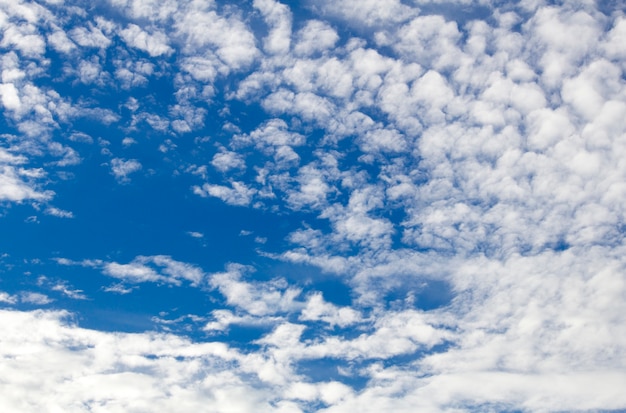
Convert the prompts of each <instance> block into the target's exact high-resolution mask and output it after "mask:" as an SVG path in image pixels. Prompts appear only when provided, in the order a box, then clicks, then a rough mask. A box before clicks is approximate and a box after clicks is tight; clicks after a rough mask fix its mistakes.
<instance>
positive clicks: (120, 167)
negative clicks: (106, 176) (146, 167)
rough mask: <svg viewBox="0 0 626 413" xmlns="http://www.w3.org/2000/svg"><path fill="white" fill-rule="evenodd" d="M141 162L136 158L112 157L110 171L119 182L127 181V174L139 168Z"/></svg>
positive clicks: (128, 179)
mask: <svg viewBox="0 0 626 413" xmlns="http://www.w3.org/2000/svg"><path fill="white" fill-rule="evenodd" d="M141 168H142V166H141V163H139V161H138V160H137V159H128V160H126V159H123V158H113V159H112V160H111V173H112V174H113V176H115V178H116V179H117V180H118V181H120V182H129V181H130V178H128V175H130V174H132V173H134V172H137V171H139V170H141Z"/></svg>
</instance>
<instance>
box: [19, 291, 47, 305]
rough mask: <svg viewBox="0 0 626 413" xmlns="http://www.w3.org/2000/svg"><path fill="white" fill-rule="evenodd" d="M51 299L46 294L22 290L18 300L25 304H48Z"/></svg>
mask: <svg viewBox="0 0 626 413" xmlns="http://www.w3.org/2000/svg"><path fill="white" fill-rule="evenodd" d="M53 301H54V300H53V299H52V298H50V297H48V296H47V295H45V294H41V293H36V292H33V291H24V292H22V293H20V302H22V303H26V304H33V305H46V304H50V303H51V302H53Z"/></svg>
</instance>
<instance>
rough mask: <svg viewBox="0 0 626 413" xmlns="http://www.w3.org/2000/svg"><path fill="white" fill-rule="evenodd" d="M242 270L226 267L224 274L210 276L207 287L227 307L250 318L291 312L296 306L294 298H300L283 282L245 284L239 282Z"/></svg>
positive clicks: (235, 266) (244, 269)
mask: <svg viewBox="0 0 626 413" xmlns="http://www.w3.org/2000/svg"><path fill="white" fill-rule="evenodd" d="M245 272H246V268H245V267H243V266H241V265H237V264H230V265H229V266H228V268H227V271H226V272H223V273H217V274H212V275H211V276H210V281H209V283H210V285H211V286H212V287H213V288H216V289H218V290H219V291H220V293H221V294H222V295H223V296H224V297H225V298H226V301H227V303H228V304H229V305H231V306H235V307H237V308H240V309H242V310H244V311H245V312H247V313H249V314H251V315H253V316H264V315H272V314H276V313H280V312H286V311H290V310H293V309H294V308H297V307H299V306H300V304H299V303H297V302H295V299H296V297H297V296H298V295H300V292H301V291H300V290H299V289H297V288H287V287H286V285H284V284H285V283H284V281H281V280H276V281H274V282H269V283H248V282H246V281H243V280H241V278H242V275H243V274H244V273H245Z"/></svg>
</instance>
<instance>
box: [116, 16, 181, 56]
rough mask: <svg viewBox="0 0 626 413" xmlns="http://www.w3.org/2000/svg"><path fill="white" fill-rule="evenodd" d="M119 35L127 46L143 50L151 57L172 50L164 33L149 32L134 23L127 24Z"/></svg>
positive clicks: (168, 52)
mask: <svg viewBox="0 0 626 413" xmlns="http://www.w3.org/2000/svg"><path fill="white" fill-rule="evenodd" d="M120 35H121V36H122V39H124V41H125V42H126V43H127V44H128V45H129V46H132V47H135V48H137V49H139V50H143V51H144V52H147V53H148V54H149V55H150V56H153V57H154V56H161V55H163V54H170V53H172V51H173V50H172V48H171V47H170V46H169V45H168V38H167V36H166V35H165V34H164V33H162V32H155V33H154V34H150V33H147V32H146V31H144V30H142V28H141V27H139V26H137V25H136V24H129V25H128V27H127V28H126V29H124V30H121V31H120Z"/></svg>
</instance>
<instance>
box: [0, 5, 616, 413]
mask: <svg viewBox="0 0 626 413" xmlns="http://www.w3.org/2000/svg"><path fill="white" fill-rule="evenodd" d="M600 3H602V2H589V1H582V0H581V1H572V2H560V3H559V2H556V3H555V2H548V1H542V0H537V1H522V2H518V3H515V4H513V3H506V2H504V3H502V2H485V1H481V2H474V3H472V2H469V1H446V2H442V1H433V0H424V1H414V2H401V1H397V0H385V1H382V2H381V1H369V0H368V1H358V2H357V1H354V0H341V1H326V0H324V1H320V2H312V1H306V2H302V4H300V5H297V6H296V5H293V4H289V3H281V2H278V1H275V0H255V1H254V2H252V4H251V5H239V6H236V5H234V4H230V5H229V4H223V3H222V2H219V1H169V0H168V1H159V2H155V1H152V0H108V1H107V2H105V3H102V4H101V5H99V6H97V7H96V6H94V9H93V10H91V9H90V10H86V9H85V8H84V5H82V4H81V3H80V2H75V1H72V0H66V1H65V2H57V1H45V2H44V1H27V0H18V1H0V22H1V23H2V26H3V28H2V32H1V34H0V51H1V52H2V53H0V55H1V57H0V76H1V79H0V80H1V82H0V104H1V105H2V106H1V108H2V128H3V133H2V135H0V202H1V203H2V204H3V205H12V204H24V203H30V204H31V205H33V207H35V208H36V209H38V210H39V209H41V210H42V211H43V213H44V215H49V216H52V217H57V218H74V219H68V220H59V221H64V222H72V221H75V220H76V219H78V215H79V214H78V213H76V216H77V217H74V213H73V212H72V211H71V209H72V206H71V205H68V208H69V209H70V210H65V209H60V208H57V207H55V206H53V205H52V204H51V202H52V201H53V200H54V197H55V183H56V182H58V181H59V180H62V179H64V178H63V177H67V176H69V174H68V173H66V171H68V170H77V169H78V166H79V165H80V164H81V163H83V162H96V163H97V164H98V165H99V166H101V167H103V168H104V170H105V175H106V174H108V175H107V177H108V179H109V180H110V181H111V182H114V183H115V182H117V184H128V183H130V182H131V179H132V182H133V184H134V183H136V182H139V183H141V180H142V179H150V176H151V175H152V174H158V173H160V174H161V175H162V176H163V175H167V174H171V175H172V176H180V175H184V176H185V179H189V180H190V181H189V182H192V183H191V184H189V185H188V186H187V187H186V188H189V189H188V195H189V198H192V199H193V201H194V202H203V201H205V200H204V199H202V198H215V199H217V200H220V201H222V202H223V203H225V204H227V205H229V206H236V207H238V208H240V209H243V208H250V209H258V210H262V211H264V212H265V213H273V214H277V215H281V216H289V215H290V214H293V215H294V216H298V217H301V216H308V217H311V219H310V220H308V221H307V222H304V223H302V225H300V226H299V227H297V228H294V229H293V230H291V231H290V233H289V234H288V236H287V237H286V239H285V240H284V241H285V242H284V243H283V244H281V246H280V247H276V246H275V244H272V243H268V242H267V238H265V237H263V236H258V237H256V238H255V243H256V244H257V247H258V248H259V249H258V253H259V255H260V256H261V257H262V258H263V259H268V260H270V261H272V262H273V263H275V264H276V265H284V266H293V267H294V268H298V266H307V268H310V267H313V268H317V269H319V270H320V272H321V273H322V275H320V277H321V276H324V277H331V278H332V279H333V280H336V281H337V282H338V283H341V284H342V285H345V286H347V287H348V288H349V293H348V295H349V296H348V297H342V298H343V300H333V298H332V293H330V294H329V293H326V292H325V291H320V290H322V288H321V287H320V288H318V286H317V285H316V283H315V282H312V283H311V284H307V282H306V280H304V279H298V278H297V277H295V276H294V277H289V278H286V277H269V278H270V279H265V278H263V277H260V276H259V277H255V275H254V274H255V267H254V265H255V264H251V263H241V264H237V263H224V268H225V269H224V271H222V272H214V273H209V272H205V271H204V270H203V269H202V268H201V266H200V264H193V263H187V262H183V261H178V260H175V259H173V258H172V255H173V254H172V255H165V254H163V255H139V254H140V253H132V252H131V254H133V255H131V256H134V255H136V254H137V256H136V258H134V259H133V260H132V261H130V262H126V263H119V262H116V261H114V260H111V259H83V258H84V257H79V258H77V260H70V259H66V258H58V255H57V256H56V257H57V258H56V262H57V263H58V264H60V265H62V266H77V267H81V268H83V269H85V271H88V270H92V271H93V270H96V271H99V272H100V273H101V274H102V275H104V276H106V277H110V278H113V279H115V280H116V282H117V284H113V285H111V286H108V287H105V288H104V291H105V292H115V293H118V294H129V293H131V292H133V291H135V290H136V289H138V288H141V286H142V285H144V284H145V283H154V284H155V285H157V286H169V287H179V286H190V287H193V288H198V289H200V290H201V291H203V292H205V293H206V294H214V295H215V296H217V297H218V298H217V299H215V303H216V304H215V309H213V310H212V311H211V312H210V313H208V314H200V315H197V316H198V317H200V318H198V319H202V320H206V322H204V324H203V326H202V328H201V329H202V332H203V333H205V334H206V335H207V337H209V338H210V339H213V338H216V337H224V336H228V334H229V330H235V327H239V328H243V329H246V328H250V329H253V327H254V328H257V329H259V330H262V332H261V333H259V334H258V337H255V338H253V339H250V340H248V342H247V343H246V345H242V346H237V345H235V344H232V345H230V344H229V343H228V342H219V341H217V340H210V341H209V342H205V343H201V342H196V341H193V340H191V339H188V338H183V337H180V336H176V335H174V334H170V335H167V334H157V333H149V332H145V333H136V334H122V333H108V332H100V331H95V330H88V329H84V328H81V327H79V326H78V325H76V324H75V323H73V322H72V319H71V317H72V316H71V315H70V314H68V313H67V312H65V311H62V310H58V309H57V310H52V309H50V310H32V307H33V306H34V307H37V306H49V305H50V304H52V303H53V299H52V298H50V297H48V295H45V294H43V293H42V292H35V291H26V290H23V291H17V292H13V293H9V292H3V291H0V304H2V306H3V307H8V308H11V309H6V310H1V311H2V319H3V320H4V321H3V327H2V328H3V331H4V333H3V334H0V353H2V360H4V362H3V363H1V364H0V373H1V374H0V377H4V378H5V379H4V386H5V387H6V389H7V391H5V392H3V393H2V395H0V405H2V406H5V408H6V409H8V410H12V411H13V410H14V411H25V412H28V411H40V410H42V409H43V410H46V409H47V410H50V409H52V410H55V409H56V410H59V411H76V412H83V411H113V412H114V411H120V412H121V411H125V412H127V411H145V410H150V409H153V407H154V406H156V405H158V406H159V409H160V411H163V412H168V411H172V412H173V411H177V412H180V411H197V410H207V409H208V410H211V411H216V412H220V411H224V412H253V411H254V412H256V411H267V412H274V411H275V412H312V411H320V412H322V411H323V412H329V413H330V412H348V411H350V412H353V411H359V412H368V411H374V410H376V411H381V410H389V411H394V412H403V411H407V412H408V411H416V410H419V411H433V412H436V411H492V410H493V411H509V410H510V411H518V410H521V411H593V410H603V411H605V410H611V409H623V408H625V407H626V397H625V396H624V392H623V388H624V387H625V386H626V362H625V360H626V357H625V355H626V339H625V337H626V308H625V307H626V281H624V274H625V271H626V258H624V257H626V250H625V249H626V244H625V243H624V231H625V228H626V207H625V204H624V199H626V184H625V183H624V177H625V176H626V163H624V161H623V160H624V159H626V81H625V76H624V73H625V71H626V46H625V45H626V17H625V16H624V11H623V7H621V8H620V7H619V5H620V2H616V3H615V4H616V5H615V6H613V7H612V6H610V5H601V4H600ZM604 3H607V2H604ZM213 123H214V124H216V125H218V126H217V127H215V128H212V129H211V131H212V132H211V136H207V133H205V132H206V130H207V129H208V128H209V126H210V125H209V124H213ZM94 124H95V125H96V126H94ZM94 159H97V161H94ZM155 159H158V160H159V161H160V162H161V163H158V162H156V161H155ZM157 164H158V165H162V166H161V168H162V169H161V170H159V171H155V170H154V169H151V168H153V165H157ZM172 165H173V166H172ZM168 168H169V169H168ZM140 171H141V172H142V173H139V172H140ZM143 172H145V173H143ZM186 182H187V181H186ZM186 190H187V189H186ZM59 204H60V203H59ZM63 205H65V204H63ZM298 219H299V218H298ZM35 220H36V218H35ZM155 225H156V223H155ZM183 231H184V229H183ZM252 233H253V232H252V231H242V232H241V235H251V234H252ZM186 234H187V235H188V236H189V237H192V238H196V239H202V240H203V242H204V240H205V239H207V238H209V237H208V236H206V237H205V235H204V233H202V232H199V231H188V232H186ZM166 254H167V253H166ZM104 256H105V255H104V254H103V255H102V257H104ZM289 268H291V267H289ZM294 271H296V270H294ZM3 277H4V275H3ZM435 282H436V283H439V284H438V285H443V286H445V288H446V290H447V291H445V292H441V293H440V294H441V295H442V296H449V297H450V298H449V299H445V300H444V299H443V298H441V299H440V300H439V301H437V300H436V298H437V297H435V295H436V293H435V292H432V291H431V292H430V293H429V294H430V295H431V296H426V295H424V293H423V291H425V288H426V287H424V286H427V285H429V283H435ZM42 285H43V284H42ZM45 286H46V288H48V289H49V290H51V291H56V292H57V293H60V294H61V295H62V296H64V297H67V298H72V299H77V300H79V299H80V300H84V299H85V298H87V297H88V295H89V293H88V292H84V291H82V290H76V289H73V288H70V286H69V284H66V283H64V282H58V283H53V284H50V283H48V284H45ZM2 288H3V289H5V288H4V286H3V287H2ZM426 290H427V289H426ZM429 300H431V301H433V302H438V304H436V305H435V304H434V305H430V306H429V305H428V302H429ZM335 301H337V302H335ZM339 302H341V304H339ZM328 360H331V361H332V367H325V366H326V364H324V361H328ZM311 365H313V366H314V367H313V368H311V367H310V366H311ZM315 369H317V370H315ZM320 377H324V378H323V379H320ZM477 383H480V385H477ZM33 395H36V396H33Z"/></svg>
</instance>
